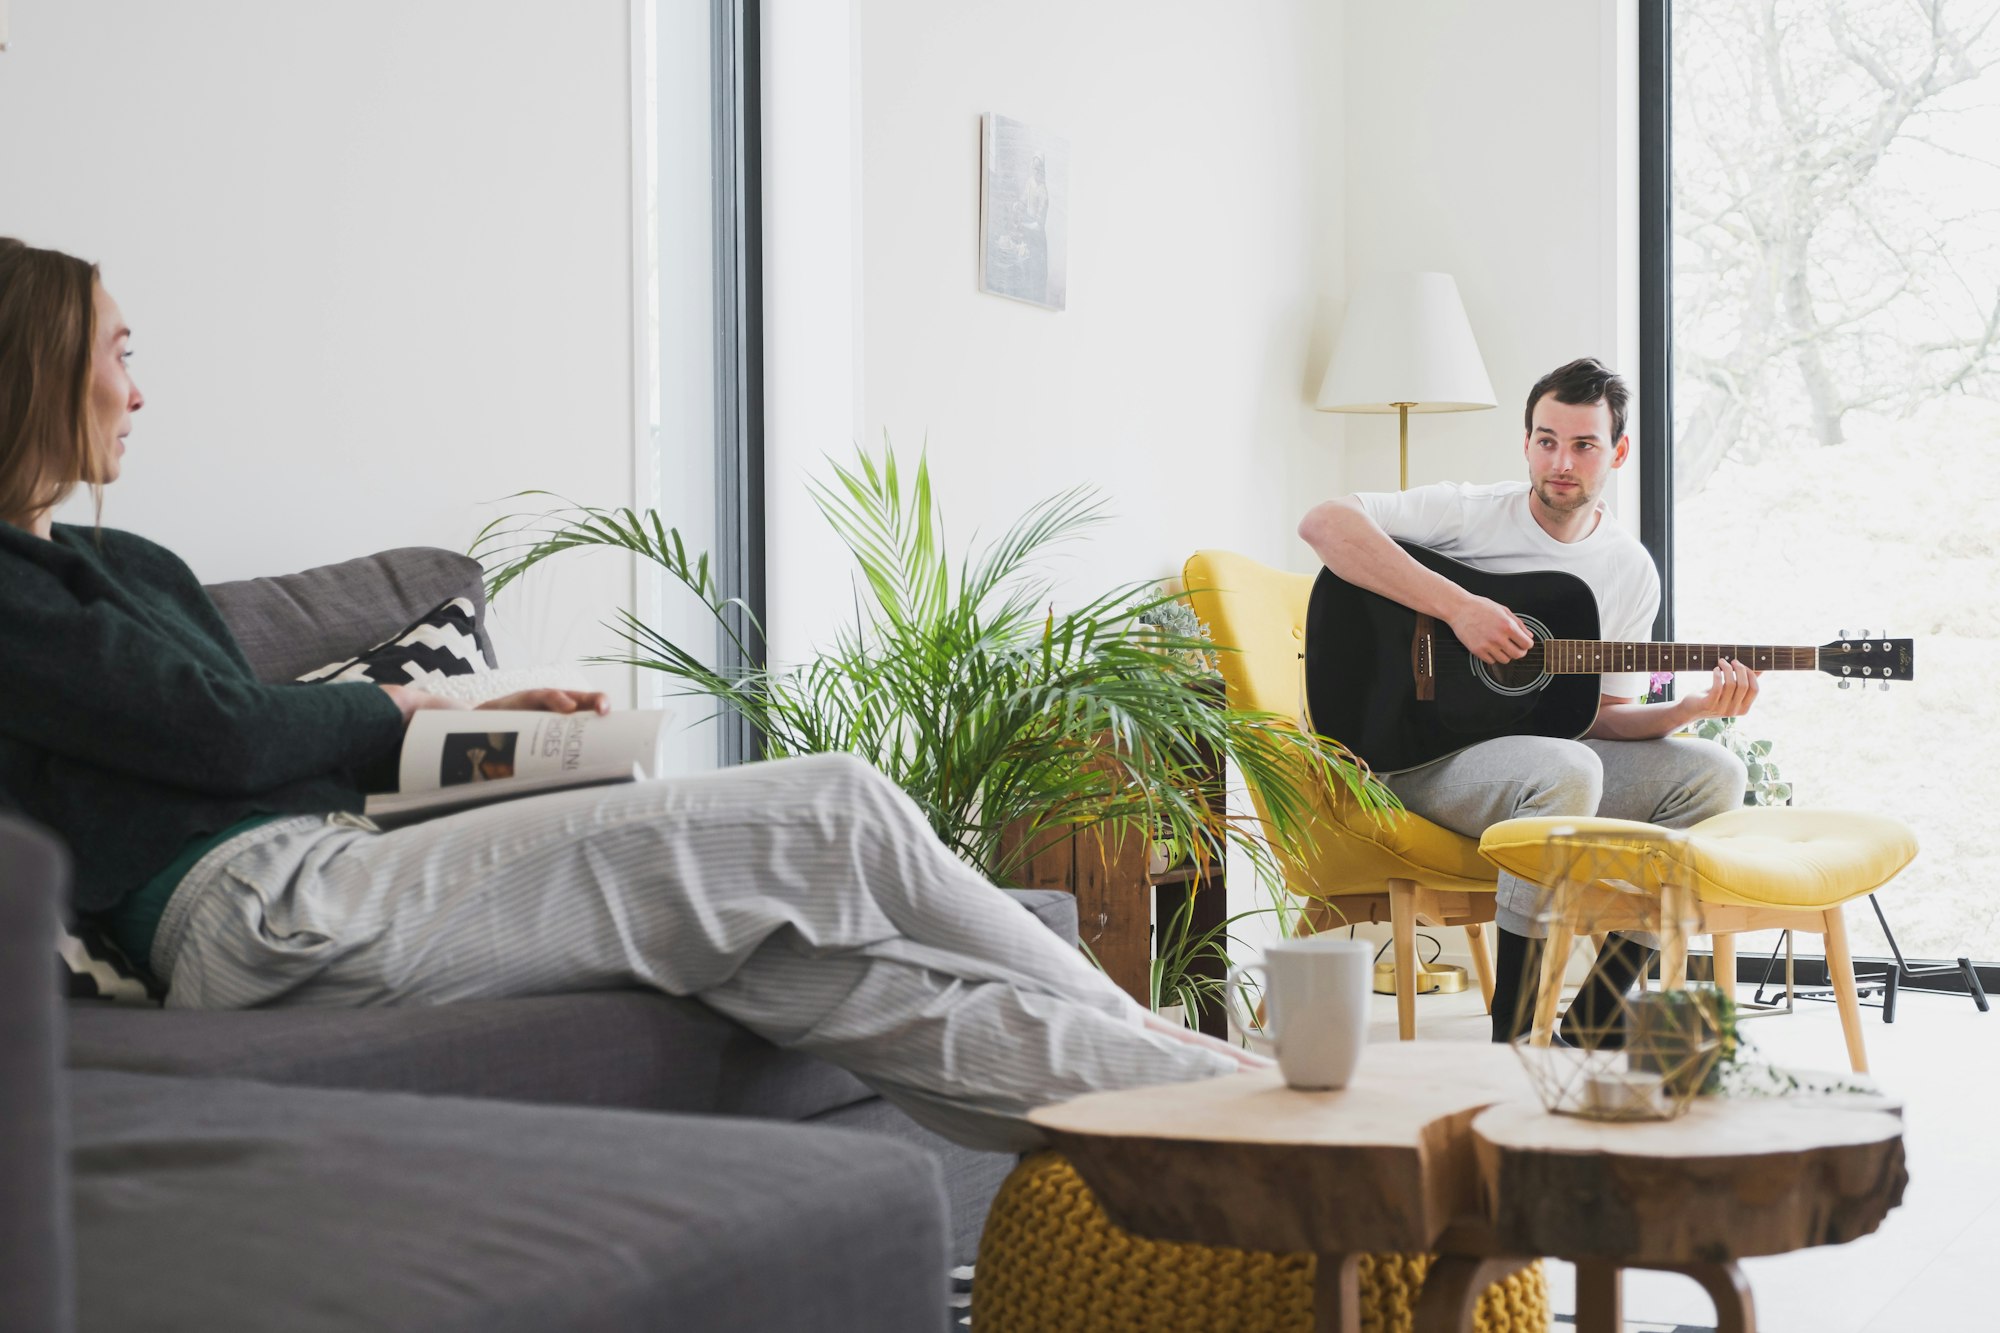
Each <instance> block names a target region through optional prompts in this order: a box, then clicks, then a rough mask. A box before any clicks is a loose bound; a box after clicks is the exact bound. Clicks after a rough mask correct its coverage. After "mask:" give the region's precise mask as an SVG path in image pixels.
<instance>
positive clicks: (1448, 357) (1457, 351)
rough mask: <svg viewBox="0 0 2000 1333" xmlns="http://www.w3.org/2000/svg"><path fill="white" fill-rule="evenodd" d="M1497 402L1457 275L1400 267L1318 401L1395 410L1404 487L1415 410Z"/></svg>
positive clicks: (1448, 978)
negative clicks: (1411, 419) (1475, 339)
mask: <svg viewBox="0 0 2000 1333" xmlns="http://www.w3.org/2000/svg"><path fill="white" fill-rule="evenodd" d="M1495 405H1496V403H1495V400H1494V397H1493V382H1492V381H1491V380H1489V379H1488V378H1487V377H1486V363H1485V362H1484V361H1482V360H1480V358H1479V344H1478V343H1476V342H1474V341H1473V338H1472V323H1471V321H1470V320H1468V319H1466V317H1465V306H1464V304H1463V303H1462V302H1461V301H1460V300H1459V299H1458V284H1457V283H1456V282H1454V281H1452V277H1451V274H1449V273H1394V274H1390V275H1388V276H1386V277H1381V278H1377V279H1375V280H1374V281H1372V282H1367V283H1363V284H1361V285H1360V286H1358V287H1357V288H1356V289H1355V292H1354V295H1353V296H1352V297H1351V298H1349V300H1348V302H1347V315H1346V317H1345V318H1344V319H1342V320H1341V322H1340V340H1339V341H1338V342H1337V343H1335V344H1334V348H1333V355H1332V356H1331V357H1329V358H1328V359H1327V363H1326V375H1325V377H1324V378H1323V379H1321V381H1320V386H1319V404H1318V406H1319V410H1320V411H1322V412H1394V413H1395V414H1396V416H1397V419H1398V425H1399V427H1400V432H1399V433H1400V436H1401V442H1402V450H1401V454H1400V459H1401V468H1400V471H1399V472H1398V474H1397V475H1398V478H1399V480H1398V483H1397V484H1398V485H1399V486H1400V487H1401V488H1402V489H1403V490H1408V489H1409V488H1410V413H1412V412H1476V411H1478V410H1480V409H1481V408H1487V407H1493V406H1495ZM1475 947H1484V946H1483V945H1475ZM1417 970H1418V971H1419V972H1421V973H1422V974H1423V975H1422V976H1420V977H1418V978H1417V983H1416V988H1417V990H1418V992H1419V993H1421V992H1424V991H1461V990H1464V989H1465V987H1466V984H1467V983H1466V976H1465V969H1464V968H1462V967H1458V966H1455V965H1445V966H1440V965H1437V964H1433V963H1425V962H1423V961H1422V960H1421V959H1419V960H1418V963H1417ZM1375 989H1376V990H1377V991H1380V992H1383V993H1387V992H1390V991H1393V990H1395V989H1396V975H1395V964H1394V963H1383V964H1380V965H1378V966H1377V968H1376V974H1375Z"/></svg>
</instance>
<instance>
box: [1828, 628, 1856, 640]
mask: <svg viewBox="0 0 2000 1333" xmlns="http://www.w3.org/2000/svg"><path fill="white" fill-rule="evenodd" d="M1833 637H1834V638H1836V639H1845V638H1850V637H1852V636H1850V635H1849V634H1848V632H1847V631H1846V630H1842V631H1841V632H1840V633H1838V634H1836V635H1834V636H1833Z"/></svg>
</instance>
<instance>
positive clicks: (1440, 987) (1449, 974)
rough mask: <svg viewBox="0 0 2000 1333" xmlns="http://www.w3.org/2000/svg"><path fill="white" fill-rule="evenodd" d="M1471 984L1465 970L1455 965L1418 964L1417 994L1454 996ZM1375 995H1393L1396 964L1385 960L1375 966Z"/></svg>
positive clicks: (1391, 960)
mask: <svg viewBox="0 0 2000 1333" xmlns="http://www.w3.org/2000/svg"><path fill="white" fill-rule="evenodd" d="M1470 984H1471V982H1470V980H1469V979H1468V978H1467V976H1466V974H1465V969H1464V968H1462V967H1460V966H1458V964H1456V963H1418V964H1417V994H1419V995H1431V994H1437V995H1456V994H1457V993H1458V992H1459V991H1462V990H1464V989H1465V988H1466V987H1467V986H1468V985H1470ZM1375 993H1376V994H1377V995H1394V994H1395V993H1396V964H1395V961H1394V960H1393V959H1388V958H1385V959H1383V960H1382V961H1381V962H1379V963H1377V964H1375Z"/></svg>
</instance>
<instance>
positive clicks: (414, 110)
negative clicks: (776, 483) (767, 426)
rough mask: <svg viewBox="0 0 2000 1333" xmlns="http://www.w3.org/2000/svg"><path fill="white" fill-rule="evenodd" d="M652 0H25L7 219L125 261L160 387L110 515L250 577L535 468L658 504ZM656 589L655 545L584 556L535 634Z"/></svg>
mask: <svg viewBox="0 0 2000 1333" xmlns="http://www.w3.org/2000/svg"><path fill="white" fill-rule="evenodd" d="M628 25H629V17H628V7H627V4H626V3H625V0H587V2H584V3H574V4H569V5H565V6H563V7H562V11H561V15H560V20H559V21H557V20H556V19H555V18H554V17H553V16H552V12H551V11H550V9H549V8H548V7H547V6H546V5H541V4H533V3H528V2H527V0H505V2H504V3H481V4H473V3H470V2H469V0H421V2H415V3H413V2H411V0H351V2H350V3H346V4H342V5H340V6H337V7H333V8H327V7H324V6H301V5H271V4H258V3H247V2H246V0H182V2H181V3H177V4H172V5H160V4H151V3H145V2H144V0H60V3H58V2H57V0H21V2H19V3H16V4H15V5H14V6H13V31H12V38H13V40H12V47H11V49H10V50H9V51H7V52H6V53H5V54H3V55H0V234H8V235H15V236H19V237H21V238H22V239H25V240H27V241H29V242H31V243H34V244H40V245H47V246H53V247H55V248H58V249H63V250H68V251H70V252H72V253H75V254H80V255H83V256H85V257H87V258H90V259H94V260H97V261H99V262H100V263H101V264H102V265H103V272H104V279H105V283H106V285H107V286H108V287H109V289H110V290H111V292H112V293H113V295H115V296H116V297H117V298H118V299H119V301H120V303H121V304H122V305H123V307H124V309H125V312H126V314H127V316H128V317H129V319H130V321H131V323H132V326H133V329H134V339H133V346H134V349H135V351H136V353H137V355H136V356H135V358H134V362H133V373H134V377H135V378H136V379H137V380H138V382H139V384H140V386H141V388H142V389H143V391H144V392H145V394H146V397H147V406H146V408H145V410H144V411H143V412H142V413H141V414H140V416H139V418H138V422H137V429H136V430H135V431H134V433H133V435H132V437H131V440H130V446H131V448H130V453H129V454H128V456H127V458H126V463H125V475H124V478H123V480H121V481H120V482H119V483H118V484H117V485H116V486H115V487H113V488H112V489H111V490H110V491H109V492H108V493H107V496H106V503H105V522H106V523H107V524H109V525H111V526H114V527H122V528H129V529H133V530H136V531H138V532H141V533H143V534H145V535H147V536H150V537H152V538H154V539H156V540H159V541H161V542H164V543H165V544H166V545H168V546H169V547H172V548H173V549H175V550H176V551H179V552H180V553H181V554H182V555H183V556H184V557H186V558H187V560H188V561H189V563H190V564H192V565H193V567H194V569H195V571H196V573H197V574H199V575H200V576H201V577H202V578H204V579H207V580H218V579H227V578H238V577H244V576H248V575H252V574H263V573H279V572H283V571H286V570H291V569H298V568H303V567H305V566H308V565H313V564H320V563H325V562H329V561H335V560H341V559H345V558H347V557H350V556H354V555H360V554H365V553H367V552H370V551H374V550H379V549H382V548H384V547H389V546H399V545H414V544H434V545H439V546H446V547H452V548H456V549H461V550H462V549H464V548H465V546H466V545H467V543H468V542H469V541H470V539H471V538H472V536H473V534H474V533H475V532H476V531H477V530H478V529H479V527H480V526H481V525H482V524H483V523H484V522H485V521H486V520H487V519H488V518H490V517H492V516H493V515H495V514H497V513H499V512H504V510H502V509H500V508H495V507H491V506H489V505H487V504H486V503H485V502H488V501H493V500H496V499H499V498H501V497H504V496H506V495H508V494H509V493H511V492H514V491H517V490H521V489H524V488H528V487H551V488H558V489H562V490H564V491H566V492H567V493H569V494H571V495H573V496H574V497H576V498H577V499H579V500H583V501H588V502H594V503H600V504H622V503H626V502H627V501H628V500H629V498H630V496H631V494H632V476H633V465H632V464H633V438H634V421H633V371H632V346H631V340H632V319H633V314H632V308H631V300H632V292H633V289H634V282H633V272H632V268H633V264H632V253H633V248H632V237H631V221H630V219H631V212H632V200H631V196H630V178H631V170H630V162H631V154H632V147H631V128H630V127H631V109H630V107H629V105H628V86H629V72H630V52H631V48H630V41H629V36H628ZM79 512H82V513H83V514H85V515H86V516H87V513H88V509H87V502H86V507H85V508H84V509H83V510H81V511H79V510H78V509H77V508H76V507H75V506H72V507H71V508H70V509H69V510H68V512H67V513H66V515H65V517H70V518H74V517H75V516H77V514H78V513H79ZM591 560H595V563H591ZM630 595H631V575H630V572H629V568H628V566H627V564H626V562H624V561H621V560H617V559H615V558H609V557H592V558H590V559H586V560H580V561H578V563H575V564H572V565H569V566H567V567H563V566H561V565H558V566H555V567H551V572H550V573H549V574H548V575H546V576H543V577H538V578H536V579H535V580H532V586H529V587H527V588H525V589H524V590H523V593H522V595H520V596H518V597H516V596H515V595H513V594H511V593H510V594H509V595H508V596H507V597H505V598H504V599H503V601H502V604H501V607H500V611H499V615H498V616H497V617H496V629H497V631H498V633H499V637H500V647H501V653H502V661H503V663H505V664H512V665H527V664H529V663H530V662H540V661H552V660H559V659H560V660H572V659H574V658H575V657H577V656H579V655H581V654H584V653H588V652H593V651H601V650H603V649H605V648H607V647H609V646H610V640H609V637H608V636H607V635H606V634H604V633H603V632H602V631H601V630H599V629H598V628H597V622H598V621H599V620H600V619H602V618H605V617H607V616H608V615H609V614H610V613H611V612H612V610H613V608H615V607H616V606H618V605H623V604H626V603H627V599H628V598H629V597H630ZM600 682H601V683H602V684H604V685H605V686H606V687H607V688H615V689H617V690H618V691H619V692H620V693H621V695H623V694H624V693H626V692H627V691H628V690H629V688H630V679H629V673H626V672H622V671H621V672H603V673H600Z"/></svg>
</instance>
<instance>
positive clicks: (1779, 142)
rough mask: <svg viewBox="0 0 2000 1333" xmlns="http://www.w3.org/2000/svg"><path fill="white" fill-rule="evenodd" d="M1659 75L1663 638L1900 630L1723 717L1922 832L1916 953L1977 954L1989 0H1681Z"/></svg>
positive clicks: (1996, 97) (1995, 937)
mask: <svg viewBox="0 0 2000 1333" xmlns="http://www.w3.org/2000/svg"><path fill="white" fill-rule="evenodd" d="M1672 86H1673V94H1672V95H1673V108H1672V113H1673V114H1672V125H1673V145H1672V155H1673V173H1674V179H1673V205H1672V206H1673V229H1674V241H1673V244H1674V259H1673V263H1674V269H1673V292H1674V333H1673V338H1674V361H1675V367H1674V369H1675V377H1676V378H1675V389H1674V398H1675V402H1674V408H1675V421H1674V509H1675V530H1676V535H1675V542H1676V547H1675V550H1676V555H1675V560H1676V568H1675V576H1676V585H1677V586H1676V606H1675V615H1676V621H1677V623H1676V636H1677V637H1679V638H1682V639H1691V640H1709V641H1721V642H1737V641H1742V642H1784V643H1818V642H1822V641H1824V640H1826V639H1830V638H1832V637H1834V635H1835V633H1836V631H1837V630H1841V629H1851V630H1856V631H1858V630H1859V629H1861V628H1863V627H1869V628H1876V629H1886V630H1887V631H1889V632H1890V633H1892V634H1895V635H1899V636H1914V637H1916V638H1917V640H1918V650H1917V652H1918V656H1917V671H1918V679H1917V681H1916V682H1915V683H1914V684H1913V685H1911V686H1909V687H1907V689H1906V690H1904V691H1903V692H1900V693H1892V694H1887V695H1885V694H1878V693H1874V692H1870V693H1868V694H1867V695H1866V697H1865V698H1864V699H1860V700H1856V699H1855V698H1854V695H1855V693H1856V692H1855V691H1847V692H1845V693H1842V692H1839V691H1835V690H1833V689H1832V688H1831V683H1830V682H1827V681H1825V680H1824V679H1823V678H1819V679H1806V678H1802V677H1793V678H1778V677H1766V679H1765V690H1764V698H1763V699H1762V700H1760V702H1759V703H1758V705H1757V708H1756V710H1755V711H1754V712H1753V713H1752V714H1751V716H1750V717H1748V718H1746V719H1745V720H1744V722H1743V724H1742V726H1743V729H1744V730H1745V731H1746V732H1748V733H1750V734H1752V735H1754V736H1757V737H1761V738H1766V739H1770V740H1771V741H1772V742H1773V747H1774V748H1773V754H1772V757H1773V758H1774V759H1776V760H1778V761H1779V762H1780V764H1781V766H1782V768H1783V770H1784V776H1785V777H1786V778H1787V779H1788V780H1790V781H1791V782H1792V784H1793V786H1794V789H1795V791H1796V793H1797V800H1798V801H1799V803H1800V804H1805V805H1814V806H1821V807H1836V808H1837V807H1850V808H1860V809H1875V810H1881V811H1884V812H1886V813H1890V814H1894V815H1897V816H1899V817H1901V818H1904V819H1907V820H1909V821H1910V822H1911V823H1912V824H1913V825H1915V826H1916V827H1917V829H1918V832H1919V835H1920V837H1921V839H1922V841H1923V846H1924V854H1923V855H1922V857H1920V859H1919V860H1918V862H1917V864H1916V865H1915V866H1914V867H1912V869H1911V870H1910V871H1908V872H1906V874H1905V875H1904V876H1903V877H1902V878H1901V879H1900V880H1899V881H1898V882H1897V884H1896V885H1895V886H1894V888H1893V889H1892V890H1891V891H1890V897H1889V898H1888V899H1886V900H1885V901H1886V902H1887V903H1888V906H1889V909H1890V912H1891V918H1892V920H1893V921H1894V922H1895V924H1896V926H1897V930H1898V933H1899V936H1907V938H1905V939H1904V940H1903V942H1904V944H1905V945H1906V946H1907V947H1908V949H1909V951H1910V952H1913V953H1916V954H1921V955H1925V956H1932V957H1936V956H1951V955H1956V954H1961V953H1970V954H1972V955H1974V956H1978V957H1982V958H1985V959H2000V893H1995V892H1994V887H1995V886H1996V885H2000V849H1994V848H1992V847H1991V846H1990V845H1989V844H1990V842H1991V839H1990V838H1989V836H1988V831H1987V826H1988V823H1989V822H1990V811H1991V809H1992V808H1993V806H1994V804H1995V803H1996V802H2000V763H1996V762H1995V760H1994V759H1993V758H1991V757H1989V754H1988V749H1989V742H1988V740H1987V737H1989V736H1991V735H1994V734H1996V733H2000V692H1996V691H1994V690H1992V689H1990V688H1988V687H1987V686H1986V685H1985V683H1984V682H1985V679H1986V678H1987V677H1988V676H1990V675H1991V674H1992V667H1991V663H1992V662H1993V661H1994V660H1995V658H1994V654H1995V652H1996V650H2000V610H1997V609H1996V608H1995V602H1996V599H1995V597H1994V593H1995V590H1996V589H2000V535H1996V534H2000V0H1865V2H1858V0H1675V3H1674V5H1673V80H1672ZM1865 915H1866V914H1864V916H1865ZM1850 920H1851V922H1852V924H1853V926H1854V927H1855V929H1856V936H1857V939H1856V945H1857V948H1858V949H1862V950H1864V951H1865V950H1866V949H1868V948H1869V947H1871V946H1873V947H1875V948H1877V949H1879V948H1880V947H1881V941H1880V938H1879V935H1877V934H1876V933H1875V932H1874V930H1873V923H1872V920H1868V921H1864V920H1863V919H1862V918H1859V917H1852V916H1851V917H1850Z"/></svg>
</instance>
